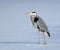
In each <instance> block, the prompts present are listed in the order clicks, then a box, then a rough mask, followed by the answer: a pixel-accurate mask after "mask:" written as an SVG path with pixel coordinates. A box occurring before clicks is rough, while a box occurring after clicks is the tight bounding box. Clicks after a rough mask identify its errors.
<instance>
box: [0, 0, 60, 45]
mask: <svg viewBox="0 0 60 50" xmlns="http://www.w3.org/2000/svg"><path fill="white" fill-rule="evenodd" d="M30 11H35V12H37V14H38V15H39V16H40V17H41V18H43V19H44V21H45V22H46V24H47V26H48V29H49V31H50V33H51V37H50V38H48V37H46V38H47V42H48V43H54V42H55V43H58V44H60V40H59V39H60V0H0V42H36V41H37V36H38V35H37V34H38V31H37V30H36V29H35V28H34V27H33V26H32V23H31V21H30V17H29V16H27V15H25V14H24V13H25V12H30Z"/></svg>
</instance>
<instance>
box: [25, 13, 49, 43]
mask: <svg viewBox="0 0 60 50" xmlns="http://www.w3.org/2000/svg"><path fill="white" fill-rule="evenodd" d="M26 14H28V15H30V18H31V22H32V24H33V26H34V27H35V28H36V29H38V30H39V31H41V32H43V35H44V43H45V35H48V36H49V37H50V33H49V31H48V28H47V25H46V23H45V22H44V20H43V19H42V18H41V17H39V16H38V15H37V14H36V12H28V13H26ZM38 37H39V38H38V43H40V33H39V36H38Z"/></svg>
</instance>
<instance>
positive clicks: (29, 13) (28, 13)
mask: <svg viewBox="0 0 60 50" xmlns="http://www.w3.org/2000/svg"><path fill="white" fill-rule="evenodd" d="M24 14H27V15H31V14H32V12H26V13H24Z"/></svg>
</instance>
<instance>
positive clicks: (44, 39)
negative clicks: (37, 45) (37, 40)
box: [43, 32, 46, 44]
mask: <svg viewBox="0 0 60 50" xmlns="http://www.w3.org/2000/svg"><path fill="white" fill-rule="evenodd" d="M43 38H44V44H46V40H45V32H43Z"/></svg>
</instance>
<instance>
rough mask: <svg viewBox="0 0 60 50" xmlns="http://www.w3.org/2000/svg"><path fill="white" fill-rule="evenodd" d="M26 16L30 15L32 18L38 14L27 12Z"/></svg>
mask: <svg viewBox="0 0 60 50" xmlns="http://www.w3.org/2000/svg"><path fill="white" fill-rule="evenodd" d="M25 14H26V15H30V16H36V15H37V13H36V12H34V11H33V12H26V13H25Z"/></svg>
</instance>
